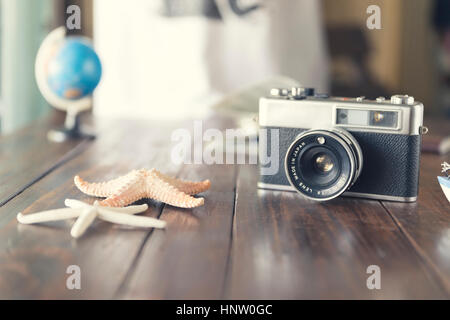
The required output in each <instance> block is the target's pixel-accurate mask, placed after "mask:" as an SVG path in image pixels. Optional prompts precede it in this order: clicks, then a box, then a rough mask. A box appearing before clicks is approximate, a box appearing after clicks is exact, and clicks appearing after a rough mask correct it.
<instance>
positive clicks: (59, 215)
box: [17, 208, 80, 224]
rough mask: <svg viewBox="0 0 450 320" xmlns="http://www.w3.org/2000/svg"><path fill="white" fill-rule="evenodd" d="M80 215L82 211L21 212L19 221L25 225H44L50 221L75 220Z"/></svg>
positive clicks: (66, 209) (18, 217) (64, 209)
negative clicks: (43, 223)
mask: <svg viewBox="0 0 450 320" xmlns="http://www.w3.org/2000/svg"><path fill="white" fill-rule="evenodd" d="M79 215H80V210H77V209H71V208H63V209H55V210H47V211H42V212H38V213H32V214H22V213H21V212H19V214H18V215H17V221H19V222H20V223H23V224H33V223H42V222H49V221H59V220H66V219H73V218H76V217H78V216H79Z"/></svg>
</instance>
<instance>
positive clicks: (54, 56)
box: [44, 36, 102, 100]
mask: <svg viewBox="0 0 450 320" xmlns="http://www.w3.org/2000/svg"><path fill="white" fill-rule="evenodd" d="M49 55H50V56H48V57H46V60H47V66H46V68H44V77H45V80H46V81H47V84H48V87H49V89H50V90H51V91H52V92H53V93H54V94H56V95H57V96H58V97H60V98H63V99H69V100H77V99H81V98H83V97H86V96H88V95H90V94H92V92H93V91H94V89H95V88H96V87H97V85H98V83H99V82H100V78H101V75H102V66H101V63H100V59H99V57H98V56H97V54H96V53H95V51H94V49H93V48H92V46H91V44H90V43H89V41H88V40H87V39H85V38H82V37H75V36H71V37H67V38H64V40H63V41H62V42H60V43H58V44H57V45H56V46H54V48H53V50H50V53H49Z"/></svg>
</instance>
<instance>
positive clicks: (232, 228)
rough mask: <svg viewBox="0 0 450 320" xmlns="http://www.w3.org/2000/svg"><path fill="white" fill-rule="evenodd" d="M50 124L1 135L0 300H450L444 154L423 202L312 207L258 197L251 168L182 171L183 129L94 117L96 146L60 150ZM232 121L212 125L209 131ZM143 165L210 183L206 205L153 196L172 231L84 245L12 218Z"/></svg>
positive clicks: (136, 232)
mask: <svg viewBox="0 0 450 320" xmlns="http://www.w3.org/2000/svg"><path fill="white" fill-rule="evenodd" d="M52 121H55V120H52V119H47V120H44V121H43V122H40V123H36V124H35V125H34V126H31V127H30V128H28V129H25V130H23V131H21V132H18V133H16V134H14V135H12V136H9V137H3V138H0V148H1V153H0V163H1V164H2V166H1V167H0V182H1V184H0V185H2V188H4V189H1V191H0V201H2V200H5V199H7V201H3V202H4V205H3V206H0V298H21V299H23V298H31V299H46V298H57V299H79V298H87V299H90V298H96V299H106V298H125V299H130V298H152V299H163V298H167V299H177V298H180V299H212V298H228V299H230V298H231V299H234V298H258V299H259V298H273V299H282V298H286V299H294V298H306V299H311V298H321V299H324V298H337V299H344V298H351V299H362V298H375V299H381V298H394V299H401V298H426V299H428V298H447V299H448V298H449V285H448V281H449V279H450V267H449V266H450V258H449V254H448V252H450V251H449V250H450V246H449V243H450V242H449V239H450V235H449V231H448V230H450V219H449V211H450V210H449V205H448V203H447V202H445V198H444V197H443V194H442V192H441V191H440V189H439V185H438V184H437V180H436V175H437V174H438V173H439V163H440V162H441V161H442V160H443V159H444V158H440V157H438V156H435V155H423V157H422V164H421V168H422V171H421V180H420V194H419V201H418V202H417V203H415V204H398V203H390V202H379V201H369V200H361V199H350V198H341V199H335V200H333V201H330V202H327V203H315V202H311V201H308V200H305V199H302V198H301V197H300V196H299V195H297V194H296V193H290V192H274V191H267V190H266V191H264V190H258V189H257V188H256V181H257V178H258V171H257V168H256V167H255V166H235V165H213V166H208V165H183V166H180V165H174V164H172V162H171V161H170V151H171V145H170V143H168V142H169V141H170V134H171V132H172V131H173V130H174V129H176V128H177V127H178V126H177V124H170V125H167V126H166V125H165V124H163V123H157V124H156V123H151V122H150V123H147V122H143V121H119V122H110V121H106V120H105V121H104V122H98V121H97V120H96V121H94V123H93V125H95V129H96V131H97V139H96V140H94V141H87V142H83V143H82V145H80V143H79V142H69V143H68V144H62V145H55V144H49V143H48V142H47V141H46V137H45V134H46V132H47V130H48V129H49V128H51V127H53V126H54V125H55V124H56V122H52ZM230 125H231V124H230V123H229V122H223V121H222V120H221V119H220V118H216V119H215V120H214V121H209V122H207V123H204V128H207V127H219V128H223V127H224V126H230ZM191 126H192V123H190V124H188V127H191ZM441 129H442V128H441ZM17 155H20V159H18V160H16V161H15V159H16V157H17ZM14 161H15V162H14ZM140 167H147V168H150V167H157V168H158V169H160V170H161V171H163V172H165V173H169V174H173V175H178V176H180V177H182V178H185V179H192V180H201V179H205V178H209V179H210V180H211V181H212V188H211V190H209V191H207V192H205V193H204V194H203V196H204V197H205V205H204V206H203V207H199V208H195V209H192V210H187V209H178V208H174V207H170V206H165V205H163V204H161V203H158V202H154V201H148V203H149V205H150V209H149V210H148V211H147V212H146V213H145V215H148V216H154V217H158V216H159V217H161V219H164V220H166V221H168V229H167V230H143V229H135V228H124V227H120V226H117V225H112V224H109V223H107V222H102V221H96V222H95V223H94V225H93V226H92V227H91V228H90V229H89V230H88V231H87V233H86V234H85V235H84V236H83V237H82V238H80V239H78V240H74V239H72V238H71V237H70V234H69V231H70V227H71V225H72V223H73V222H69V221H67V222H58V223H48V224H45V225H44V224H43V225H32V226H27V225H19V224H18V223H17V222H16V218H15V217H16V214H17V213H18V212H19V211H22V212H25V213H32V212H36V211H39V210H45V209H52V208H58V207H62V206H63V202H64V199H65V198H68V197H70V198H76V199H81V200H86V201H93V200H94V199H93V198H91V197H87V196H84V195H82V194H81V193H80V192H79V191H78V190H77V189H76V188H75V187H74V185H73V180H72V179H73V176H74V175H75V174H80V175H81V176H82V177H83V178H85V179H87V180H89V181H96V180H98V181H102V180H107V179H110V178H113V177H116V176H118V175H121V174H123V173H126V172H128V171H129V170H131V169H136V168H140ZM16 177H17V178H16ZM3 183H6V184H7V186H5V187H3ZM5 190H6V191H5ZM71 264H76V265H79V266H80V267H81V272H82V289H81V290H68V289H66V279H67V276H68V275H67V274H66V273H65V271H66V268H67V266H69V265H71ZM369 265H378V266H380V268H381V290H369V289H367V287H366V280H367V277H368V276H369V275H368V274H366V268H367V267H368V266H369Z"/></svg>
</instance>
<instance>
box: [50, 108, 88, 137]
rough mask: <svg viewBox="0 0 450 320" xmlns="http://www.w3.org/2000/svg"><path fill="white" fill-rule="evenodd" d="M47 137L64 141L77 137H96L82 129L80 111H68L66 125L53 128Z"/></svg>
mask: <svg viewBox="0 0 450 320" xmlns="http://www.w3.org/2000/svg"><path fill="white" fill-rule="evenodd" d="M47 138H48V139H49V140H50V141H52V142H58V143H60V142H64V141H67V140H76V139H88V140H92V139H95V135H93V134H90V133H86V132H82V131H81V130H80V113H78V112H67V114H66V119H65V121H64V127H62V128H59V129H52V130H50V131H49V132H48V133H47Z"/></svg>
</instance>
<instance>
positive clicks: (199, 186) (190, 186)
mask: <svg viewBox="0 0 450 320" xmlns="http://www.w3.org/2000/svg"><path fill="white" fill-rule="evenodd" d="M149 174H151V175H152V174H153V175H155V176H156V177H158V178H160V179H161V180H163V181H165V182H167V183H168V184H170V185H172V186H174V187H175V188H177V189H178V190H180V191H182V192H184V193H186V194H190V195H193V194H197V193H200V192H204V191H206V190H208V189H209V187H210V186H211V182H210V181H209V180H204V181H199V182H194V181H185V180H181V179H177V178H173V177H170V176H167V175H165V174H163V173H161V172H159V171H158V170H156V169H152V170H150V172H149Z"/></svg>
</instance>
